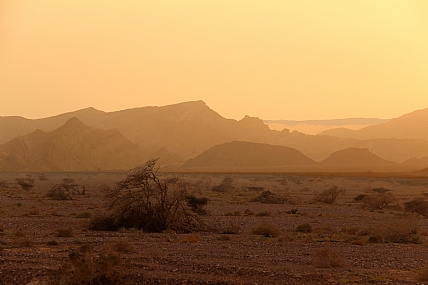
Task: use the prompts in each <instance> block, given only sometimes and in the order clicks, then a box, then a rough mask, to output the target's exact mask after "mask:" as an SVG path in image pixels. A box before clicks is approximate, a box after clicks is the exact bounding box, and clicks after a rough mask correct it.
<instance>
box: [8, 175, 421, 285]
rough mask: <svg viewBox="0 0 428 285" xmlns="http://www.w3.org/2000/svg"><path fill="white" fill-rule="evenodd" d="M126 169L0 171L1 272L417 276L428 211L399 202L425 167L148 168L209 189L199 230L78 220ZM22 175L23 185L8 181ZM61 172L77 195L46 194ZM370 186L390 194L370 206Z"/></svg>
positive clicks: (318, 278) (188, 278)
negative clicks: (99, 225)
mask: <svg viewBox="0 0 428 285" xmlns="http://www.w3.org/2000/svg"><path fill="white" fill-rule="evenodd" d="M126 175H127V174H126V173H124V172H120V173H117V172H99V173H96V172H92V173H90V172H88V173H81V172H74V173H65V172H64V173H52V172H51V173H12V172H11V173H4V172H3V173H1V177H0V179H1V182H2V183H1V189H0V196H1V199H0V284H102V281H101V283H96V282H95V281H94V280H92V281H91V282H93V283H84V282H86V281H84V280H85V279H84V278H85V277H84V276H79V274H80V275H84V274H85V273H84V270H83V269H88V270H93V271H92V272H91V274H92V275H94V274H95V273H94V272H99V271H100V272H101V271H103V270H104V271H103V272H107V273H106V274H107V275H108V274H113V275H114V276H115V277H114V278H116V279H114V280H116V281H115V282H117V283H116V284H428V281H427V280H428V267H427V262H428V222H427V219H426V218H424V217H423V216H422V215H419V214H417V213H412V212H409V211H406V209H405V206H404V205H405V203H406V202H408V201H411V200H413V199H415V198H418V197H424V196H426V195H427V194H428V177H424V176H414V175H399V174H397V173H395V174H391V175H389V174H388V173H381V174H376V173H370V172H369V173H356V174H349V173H348V174H340V173H322V174H321V173H318V174H317V173H312V174H309V173H307V174H304V173H300V174H291V173H289V174H281V173H272V174H257V173H228V174H222V173H162V172H158V177H159V178H160V179H161V180H168V179H171V178H174V179H176V178H179V179H180V181H184V182H186V183H187V185H191V186H192V187H193V188H192V189H194V190H193V191H194V194H195V195H196V196H197V197H204V198H208V203H207V204H206V205H205V206H204V210H205V213H203V215H198V217H199V218H200V219H201V221H203V223H204V224H205V225H207V227H206V229H205V230H202V231H195V232H189V233H179V232H175V231H172V230H166V231H163V232H159V233H152V232H144V231H142V230H138V229H133V228H121V229H119V230H118V231H96V230H89V228H88V225H89V223H90V221H91V219H92V218H93V217H95V216H96V215H97V214H98V213H100V212H104V211H106V206H107V204H106V198H105V195H106V191H107V190H106V189H108V188H109V187H114V186H115V183H116V182H118V181H120V180H122V179H124V177H126ZM30 176H31V179H34V180H33V184H34V186H33V187H32V188H30V189H23V188H22V187H20V186H19V185H18V184H17V181H19V179H20V178H21V179H25V178H29V177H30ZM17 178H18V180H16V179H17ZM64 182H66V183H73V184H76V185H79V186H78V188H79V189H81V187H82V186H83V185H84V186H85V193H84V195H81V194H78V195H77V194H76V195H73V196H72V199H67V200H56V199H53V198H52V197H48V196H47V193H48V192H49V190H50V189H52V187H53V186H54V185H57V184H61V183H64ZM224 183H227V184H228V187H218V186H221V185H223V186H224ZM216 186H217V187H216ZM379 188H380V189H388V191H387V193H388V197H389V198H391V199H389V200H388V202H387V203H386V205H383V206H381V207H380V208H379V207H376V206H373V204H370V201H373V199H376V197H377V196H376V195H379V193H378V192H376V191H373V189H379ZM328 189H336V190H338V192H337V193H338V195H337V197H336V198H335V199H333V200H334V201H333V202H332V203H331V204H329V203H330V202H331V201H329V202H328V203H326V201H324V202H323V199H322V198H320V194H322V193H325V192H323V191H326V190H328ZM267 191H269V192H267ZM262 194H263V195H264V196H263V195H262ZM263 197H264V198H267V199H265V200H263V199H262V198H263ZM83 252H86V254H87V255H84V256H85V258H81V259H79V262H80V263H78V262H77V263H76V262H75V263H73V256H79V255H78V253H83ZM73 254H74V255H73ZM103 262H104V263H103ZM109 262H110V263H109ZM79 264H80V265H79ZM103 264H104V265H103ZM79 266H80V267H81V268H80V269H79V268H77V267H79ZM103 266H104V267H103ZM67 270H68V271H67ZM73 270H74V271H73ZM76 270H77V271H76ZM78 270H80V271H78ZM67 272H68V273H67ZM70 272H74V274H75V275H70ZM76 272H77V273H76ZM79 272H80V273H79ZM67 274H68V275H67ZM96 274H98V273H96ZM70 276H72V277H70ZM79 278H82V279H79ZM79 282H80V283H79ZM97 282H98V281H97Z"/></svg>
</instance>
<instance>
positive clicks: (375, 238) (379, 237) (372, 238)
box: [367, 235, 385, 243]
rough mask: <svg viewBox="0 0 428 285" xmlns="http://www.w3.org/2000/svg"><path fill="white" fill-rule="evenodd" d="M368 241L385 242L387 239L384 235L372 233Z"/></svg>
mask: <svg viewBox="0 0 428 285" xmlns="http://www.w3.org/2000/svg"><path fill="white" fill-rule="evenodd" d="M367 241H368V242H369V243H384V242H385V240H384V239H383V236H382V235H372V236H369V238H368V239H367Z"/></svg>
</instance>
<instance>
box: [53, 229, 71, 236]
mask: <svg viewBox="0 0 428 285" xmlns="http://www.w3.org/2000/svg"><path fill="white" fill-rule="evenodd" d="M55 236H56V237H72V236H74V231H73V229H72V228H66V229H65V228H64V229H57V231H56V234H55Z"/></svg>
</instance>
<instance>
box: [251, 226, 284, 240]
mask: <svg viewBox="0 0 428 285" xmlns="http://www.w3.org/2000/svg"><path fill="white" fill-rule="evenodd" d="M251 233H252V234H254V235H260V236H265V237H271V238H272V237H278V236H280V235H281V234H282V232H281V230H280V229H278V228H276V227H275V226H273V225H271V224H261V225H257V226H255V227H254V228H253V229H252V230H251Z"/></svg>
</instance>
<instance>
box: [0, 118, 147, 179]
mask: <svg viewBox="0 0 428 285" xmlns="http://www.w3.org/2000/svg"><path fill="white" fill-rule="evenodd" d="M145 159H147V158H144V156H143V155H142V152H141V150H140V149H139V148H138V147H137V145H135V144H133V143H132V142H130V141H129V140H127V139H126V138H125V137H123V136H122V135H121V134H120V132H119V131H118V130H108V131H105V130H98V129H93V128H90V127H88V126H86V125H84V124H83V123H82V122H81V121H80V120H78V119H77V118H71V119H69V120H68V121H67V122H66V123H65V124H64V125H63V126H61V127H59V128H58V129H56V130H54V131H52V132H44V131H41V130H36V131H34V132H32V133H30V134H28V135H25V136H19V137H16V138H15V139H13V140H11V141H9V142H7V143H5V144H3V145H0V161H1V163H0V168H1V170H2V171H99V170H113V169H123V170H126V169H129V168H132V167H134V166H136V165H138V164H141V163H143V162H144V161H145Z"/></svg>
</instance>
